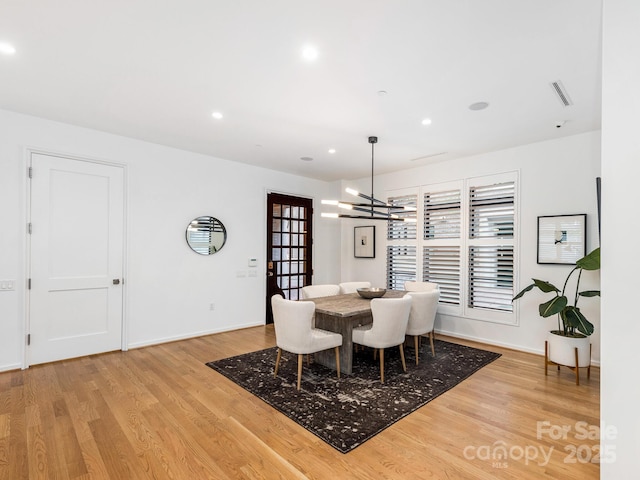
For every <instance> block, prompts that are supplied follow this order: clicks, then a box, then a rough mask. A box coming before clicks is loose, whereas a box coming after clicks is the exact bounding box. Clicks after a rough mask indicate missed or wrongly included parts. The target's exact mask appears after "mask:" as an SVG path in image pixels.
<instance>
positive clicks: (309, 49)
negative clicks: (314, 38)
mask: <svg viewBox="0 0 640 480" xmlns="http://www.w3.org/2000/svg"><path fill="white" fill-rule="evenodd" d="M302 58H304V59H305V60H307V61H308V62H313V61H314V60H315V59H317V58H318V49H317V48H316V47H314V46H313V45H306V46H305V47H303V48H302Z"/></svg>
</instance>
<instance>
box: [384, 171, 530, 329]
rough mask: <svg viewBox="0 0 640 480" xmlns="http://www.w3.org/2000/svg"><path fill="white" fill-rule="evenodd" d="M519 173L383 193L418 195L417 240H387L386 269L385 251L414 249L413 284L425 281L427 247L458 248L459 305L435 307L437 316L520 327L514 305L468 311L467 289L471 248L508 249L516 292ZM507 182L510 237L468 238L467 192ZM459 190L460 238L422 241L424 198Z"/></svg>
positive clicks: (394, 195)
mask: <svg viewBox="0 0 640 480" xmlns="http://www.w3.org/2000/svg"><path fill="white" fill-rule="evenodd" d="M519 177H520V175H519V171H510V172H504V173H498V174H492V175H482V176H476V177H467V178H463V179H459V180H455V181H450V182H441V183H433V184H426V185H420V186H418V187H413V188H405V189H397V190H388V191H387V192H386V196H387V198H390V197H397V196H403V195H410V194H415V195H417V213H416V215H417V225H416V227H417V228H416V231H417V238H415V239H402V240H400V239H389V238H388V237H387V239H386V242H387V254H386V255H387V265H388V263H389V260H388V255H389V254H388V250H389V249H388V247H389V246H400V245H405V246H409V245H415V248H416V280H419V281H421V280H423V279H424V269H425V265H424V250H425V248H426V247H429V248H434V247H443V248H444V247H456V246H457V247H459V248H460V257H459V259H460V262H459V267H460V279H459V282H460V292H459V293H460V295H459V298H460V304H459V305H454V304H446V303H439V304H438V312H439V313H440V314H444V315H449V316H455V317H461V318H465V319H470V320H480V321H484V322H491V323H499V324H503V325H513V326H517V325H519V311H518V308H517V305H515V304H514V305H513V309H512V311H502V310H493V309H486V308H478V307H470V306H469V298H470V285H469V276H470V274H469V262H470V247H472V246H477V247H486V246H494V247H496V248H498V249H499V248H501V247H503V248H509V249H511V248H512V249H513V292H514V293H513V294H514V295H515V292H517V291H518V271H519V257H520V252H519V233H520V214H519V212H520V202H519V196H520V182H519ZM506 182H513V184H514V204H513V211H514V215H513V237H512V238H504V237H485V238H475V239H471V238H470V217H471V212H470V199H469V196H470V189H471V188H472V187H482V186H488V185H492V184H500V183H506ZM456 189H459V190H460V212H461V215H460V221H461V225H460V237H459V238H433V239H425V238H424V237H425V218H424V196H425V194H428V193H433V194H436V193H439V192H446V191H449V190H456ZM386 268H387V272H386V279H387V282H389V271H388V266H387V267H386Z"/></svg>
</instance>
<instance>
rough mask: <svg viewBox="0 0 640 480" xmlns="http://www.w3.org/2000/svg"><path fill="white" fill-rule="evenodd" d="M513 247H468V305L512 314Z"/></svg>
mask: <svg viewBox="0 0 640 480" xmlns="http://www.w3.org/2000/svg"><path fill="white" fill-rule="evenodd" d="M512 298H513V246H501V247H496V246H486V245H485V246H479V245H478V246H471V247H469V306H470V307H472V308H487V309H491V310H502V311H506V312H511V311H513V305H512V303H511V299H512Z"/></svg>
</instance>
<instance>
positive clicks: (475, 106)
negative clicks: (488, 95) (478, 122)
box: [469, 102, 489, 110]
mask: <svg viewBox="0 0 640 480" xmlns="http://www.w3.org/2000/svg"><path fill="white" fill-rule="evenodd" d="M488 106H489V104H488V103H487V102H476V103H472V104H471V105H469V110H484V109H485V108H487V107H488Z"/></svg>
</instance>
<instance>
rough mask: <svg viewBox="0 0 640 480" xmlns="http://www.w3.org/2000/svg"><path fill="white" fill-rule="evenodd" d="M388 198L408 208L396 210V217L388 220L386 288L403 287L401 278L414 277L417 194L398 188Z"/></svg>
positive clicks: (403, 279) (415, 270)
mask: <svg viewBox="0 0 640 480" xmlns="http://www.w3.org/2000/svg"><path fill="white" fill-rule="evenodd" d="M387 202H388V203H389V204H391V205H393V206H394V207H403V208H407V210H405V211H403V212H402V213H399V214H397V215H398V217H399V218H398V219H395V220H390V221H388V222H387V242H388V244H387V288H388V289H391V290H404V282H406V281H408V280H415V279H416V272H417V265H418V264H417V247H416V237H417V231H418V230H417V224H416V221H415V220H416V217H417V212H416V206H417V203H418V195H417V194H415V193H408V194H402V192H401V193H400V194H399V195H396V196H391V197H389V198H388V199H387ZM405 220H409V221H405Z"/></svg>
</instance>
